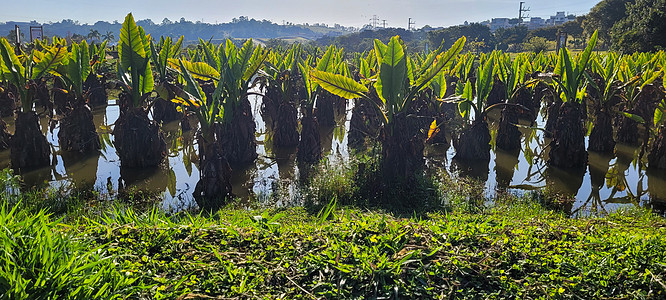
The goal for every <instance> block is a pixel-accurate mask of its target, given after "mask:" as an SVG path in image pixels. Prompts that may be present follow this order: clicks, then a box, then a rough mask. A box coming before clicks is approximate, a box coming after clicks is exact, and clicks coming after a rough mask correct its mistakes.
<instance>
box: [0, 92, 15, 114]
mask: <svg viewBox="0 0 666 300" xmlns="http://www.w3.org/2000/svg"><path fill="white" fill-rule="evenodd" d="M15 90H16V88H15V87H14V86H13V85H11V84H10V85H6V86H0V118H5V117H10V116H13V115H14V110H16V91H15Z"/></svg>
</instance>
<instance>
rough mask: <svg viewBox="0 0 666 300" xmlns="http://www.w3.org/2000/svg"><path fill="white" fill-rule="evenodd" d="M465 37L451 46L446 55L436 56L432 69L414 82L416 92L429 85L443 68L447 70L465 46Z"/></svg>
mask: <svg viewBox="0 0 666 300" xmlns="http://www.w3.org/2000/svg"><path fill="white" fill-rule="evenodd" d="M465 40H466V39H465V37H461V38H459V39H458V40H457V41H456V42H455V43H454V44H453V46H451V49H449V50H448V51H446V53H444V54H441V55H438V56H437V57H436V58H435V60H434V62H435V63H434V64H433V65H432V67H430V68H429V69H427V70H426V71H425V72H424V73H423V74H422V75H421V76H420V77H419V78H418V79H417V80H416V86H417V87H418V90H422V89H423V88H425V87H426V86H427V85H428V84H429V83H430V80H432V79H433V78H434V77H435V76H437V74H439V73H440V71H441V70H443V69H444V68H448V67H449V66H450V65H451V63H452V62H453V59H454V58H455V57H456V56H458V54H459V53H460V51H462V49H463V47H464V45H465Z"/></svg>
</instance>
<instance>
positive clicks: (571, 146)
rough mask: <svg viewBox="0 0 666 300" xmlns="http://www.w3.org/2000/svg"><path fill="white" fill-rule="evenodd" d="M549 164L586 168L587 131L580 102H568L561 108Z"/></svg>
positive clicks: (567, 167) (566, 167)
mask: <svg viewBox="0 0 666 300" xmlns="http://www.w3.org/2000/svg"><path fill="white" fill-rule="evenodd" d="M559 111H560V114H559V117H558V118H557V123H556V125H555V130H554V131H553V139H552V141H551V142H550V152H549V158H548V164H549V165H551V166H555V167H559V168H565V169H569V168H584V167H585V166H586V165H587V151H585V132H584V130H583V122H582V121H581V114H582V109H581V105H580V104H578V103H572V102H566V103H564V104H562V106H561V107H560V109H559Z"/></svg>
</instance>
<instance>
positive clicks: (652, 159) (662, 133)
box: [648, 66, 666, 170]
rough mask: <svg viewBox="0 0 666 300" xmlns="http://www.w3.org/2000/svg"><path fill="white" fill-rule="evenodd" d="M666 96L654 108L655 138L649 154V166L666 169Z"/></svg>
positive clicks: (664, 86)
mask: <svg viewBox="0 0 666 300" xmlns="http://www.w3.org/2000/svg"><path fill="white" fill-rule="evenodd" d="M664 68H666V66H664V67H662V70H661V73H662V74H664V75H663V76H664V77H666V69H664ZM662 83H663V88H664V91H666V80H663V77H662ZM664 114H666V97H665V98H664V99H662V100H661V101H659V105H658V106H657V108H655V110H654V118H653V125H654V128H656V130H655V134H656V136H655V138H654V142H653V145H652V148H651V150H650V153H649V154H648V166H649V167H650V168H654V169H661V170H663V169H666V118H664Z"/></svg>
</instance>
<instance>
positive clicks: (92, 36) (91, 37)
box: [86, 28, 102, 41]
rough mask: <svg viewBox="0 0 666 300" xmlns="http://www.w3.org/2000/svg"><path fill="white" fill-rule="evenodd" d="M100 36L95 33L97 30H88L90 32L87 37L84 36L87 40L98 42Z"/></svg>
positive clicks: (97, 32)
mask: <svg viewBox="0 0 666 300" xmlns="http://www.w3.org/2000/svg"><path fill="white" fill-rule="evenodd" d="M101 36H102V35H101V34H100V33H99V31H97V29H92V28H91V29H90V32H88V35H87V36H86V37H87V38H88V39H89V40H98V41H99V40H100V37H101Z"/></svg>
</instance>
